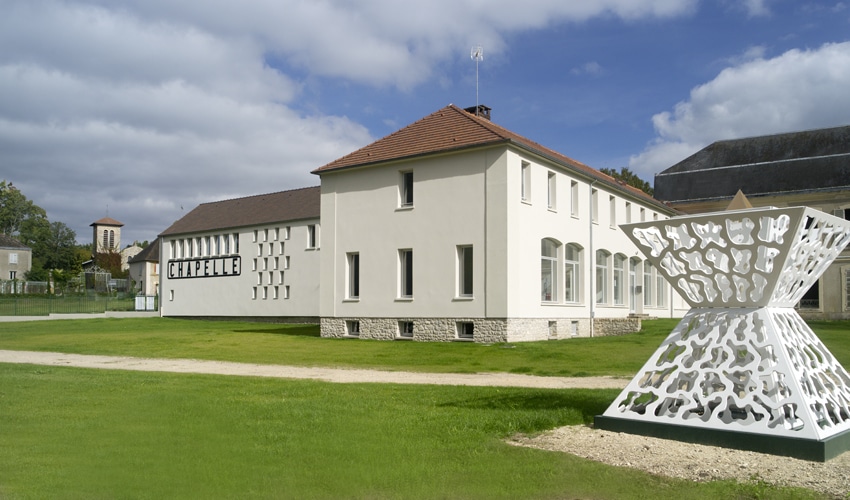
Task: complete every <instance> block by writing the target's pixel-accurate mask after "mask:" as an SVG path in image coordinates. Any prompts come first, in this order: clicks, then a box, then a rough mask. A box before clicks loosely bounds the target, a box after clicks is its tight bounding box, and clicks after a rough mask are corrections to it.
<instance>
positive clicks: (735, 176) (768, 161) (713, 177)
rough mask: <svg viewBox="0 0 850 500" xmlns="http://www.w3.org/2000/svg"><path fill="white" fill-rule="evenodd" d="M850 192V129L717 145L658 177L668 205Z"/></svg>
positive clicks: (658, 186)
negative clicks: (739, 196)
mask: <svg viewBox="0 0 850 500" xmlns="http://www.w3.org/2000/svg"><path fill="white" fill-rule="evenodd" d="M848 188H850V126H843V127H834V128H826V129H818V130H807V131H802V132H791V133H786V134H776V135H766V136H759V137H749V138H745V139H734V140H728V141H718V142H715V143H713V144H711V145H710V146H708V147H706V148H704V149H702V150H701V151H699V152H697V153H695V154H694V155H692V156H690V157H689V158H686V159H685V160H682V161H681V162H679V163H677V164H676V165H673V166H672V167H670V168H668V169H667V170H665V171H663V172H661V173H659V174H657V175H656V176H655V197H656V198H658V199H659V200H664V201H668V202H683V201H696V200H712V199H723V198H731V197H733V196H734V195H735V193H736V192H738V190H741V191H743V192H744V193H746V195H747V196H749V197H751V198H752V197H757V196H766V195H776V194H792V193H801V192H811V191H823V190H839V189H848Z"/></svg>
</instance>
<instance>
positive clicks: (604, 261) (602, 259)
mask: <svg viewBox="0 0 850 500" xmlns="http://www.w3.org/2000/svg"><path fill="white" fill-rule="evenodd" d="M610 260H611V253H610V252H608V251H607V250H604V249H599V250H597V251H596V262H595V264H596V266H595V267H596V272H595V274H594V279H595V280H596V297H594V300H596V304H597V305H608V304H609V300H610V297H609V294H608V280H609V275H610V269H609V267H610Z"/></svg>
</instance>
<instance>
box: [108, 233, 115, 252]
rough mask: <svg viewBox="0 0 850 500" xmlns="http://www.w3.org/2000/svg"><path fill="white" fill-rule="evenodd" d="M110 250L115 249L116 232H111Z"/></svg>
mask: <svg viewBox="0 0 850 500" xmlns="http://www.w3.org/2000/svg"><path fill="white" fill-rule="evenodd" d="M109 248H110V249H112V248H115V231H109Z"/></svg>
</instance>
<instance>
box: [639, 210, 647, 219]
mask: <svg viewBox="0 0 850 500" xmlns="http://www.w3.org/2000/svg"><path fill="white" fill-rule="evenodd" d="M640 221H641V222H646V209H645V208H643V207H641V209H640Z"/></svg>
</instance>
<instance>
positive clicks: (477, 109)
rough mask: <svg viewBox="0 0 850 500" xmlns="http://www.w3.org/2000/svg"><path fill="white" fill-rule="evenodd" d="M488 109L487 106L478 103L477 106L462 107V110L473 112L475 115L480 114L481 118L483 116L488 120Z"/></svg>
mask: <svg viewBox="0 0 850 500" xmlns="http://www.w3.org/2000/svg"><path fill="white" fill-rule="evenodd" d="M490 109H491V108H489V107H487V106H485V105H483V104H479V105H477V106H471V107H469V108H464V109H463V110H464V111H466V112H467V113H470V114H473V115H475V116H480V117H481V118H485V119H487V120H490Z"/></svg>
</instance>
